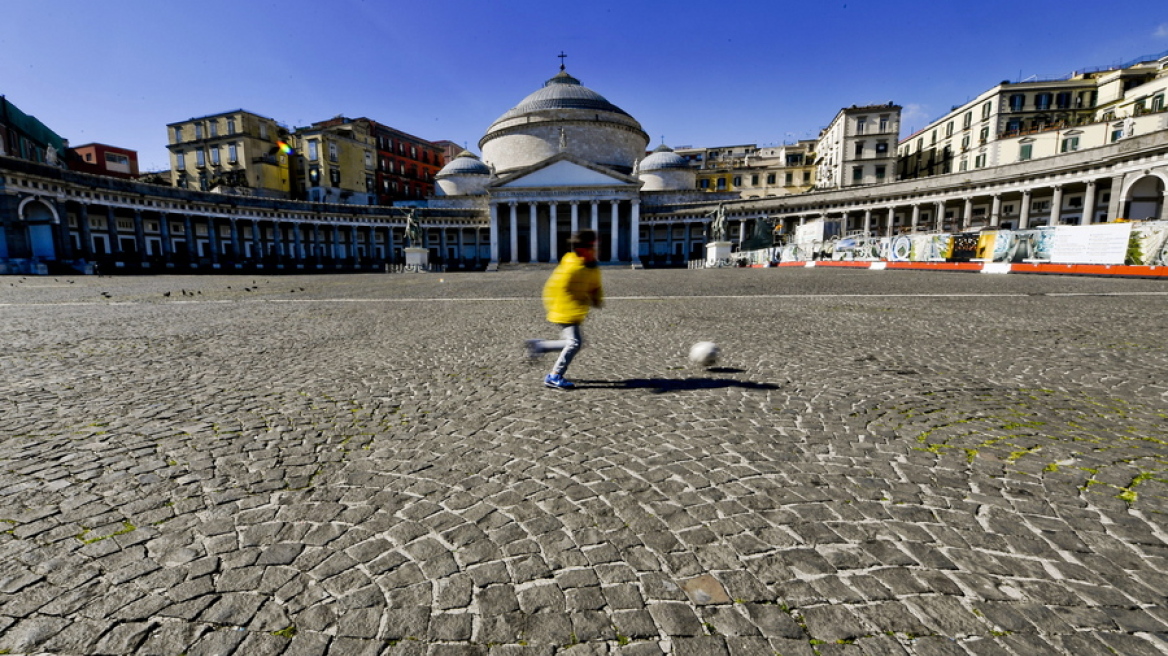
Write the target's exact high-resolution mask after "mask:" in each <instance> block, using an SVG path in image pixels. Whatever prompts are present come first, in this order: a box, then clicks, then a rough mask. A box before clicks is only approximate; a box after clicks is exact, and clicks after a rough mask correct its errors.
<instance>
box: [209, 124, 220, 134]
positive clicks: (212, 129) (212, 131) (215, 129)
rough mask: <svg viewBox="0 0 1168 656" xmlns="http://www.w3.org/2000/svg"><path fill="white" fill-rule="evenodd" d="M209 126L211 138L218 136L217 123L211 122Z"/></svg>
mask: <svg viewBox="0 0 1168 656" xmlns="http://www.w3.org/2000/svg"><path fill="white" fill-rule="evenodd" d="M210 126H211V136H212V137H217V136H219V121H211V123H210Z"/></svg>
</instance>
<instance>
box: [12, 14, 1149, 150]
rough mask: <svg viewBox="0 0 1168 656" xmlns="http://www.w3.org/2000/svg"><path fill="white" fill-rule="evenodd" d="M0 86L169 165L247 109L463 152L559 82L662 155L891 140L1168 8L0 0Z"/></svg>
mask: <svg viewBox="0 0 1168 656" xmlns="http://www.w3.org/2000/svg"><path fill="white" fill-rule="evenodd" d="M0 15H3V28H2V29H0V94H3V95H6V96H8V99H9V100H10V101H11V102H13V103H15V104H16V105H17V106H18V107H20V108H21V109H22V110H24V111H25V112H27V113H29V114H32V115H34V116H36V117H37V118H39V119H40V120H41V121H43V122H44V123H45V124H46V125H48V126H49V127H50V128H51V129H53V130H54V131H56V132H57V133H59V134H60V135H61V136H63V137H65V138H66V139H69V141H70V142H71V143H72V144H73V145H81V144H84V143H89V142H95V141H96V142H101V143H107V144H112V145H116V146H122V147H125V148H132V149H134V150H137V151H138V155H139V160H140V162H141V165H142V168H143V170H152V169H163V168H166V167H167V166H168V163H167V162H168V160H167V153H166V124H167V123H172V122H175V121H181V120H184V119H188V118H191V117H194V116H202V115H206V114H214V113H218V112H224V111H229V110H232V109H237V108H243V109H246V110H249V111H252V112H256V113H258V114H262V115H265V116H270V117H272V118H274V119H276V120H278V121H280V122H282V123H285V124H287V125H289V126H292V127H295V126H300V125H307V124H309V123H312V122H313V121H319V120H324V119H327V118H331V117H333V116H336V115H338V114H343V115H345V116H349V117H358V116H367V117H369V118H372V119H374V120H377V121H379V122H382V123H385V124H388V125H391V126H393V127H395V128H398V129H401V130H404V131H406V132H409V133H411V134H414V135H416V136H419V137H422V138H424V139H429V140H433V141H437V140H440V139H449V140H451V141H455V142H458V143H465V144H467V145H469V146H470V148H471V150H473V151H476V152H477V142H478V139H479V138H480V137H481V136H482V134H483V132H484V131H485V130H486V128H487V127H488V126H489V125H490V124H491V122H492V121H494V119H496V118H498V117H499V115H501V114H503V113H504V112H505V111H507V110H508V109H510V108H511V107H513V106H514V105H515V104H517V103H518V102H519V101H520V100H522V99H523V97H524V96H526V95H527V94H529V93H531V92H532V91H534V90H536V89H537V88H539V87H540V85H541V84H542V83H543V82H544V81H545V80H546V79H548V78H550V77H551V76H553V75H555V73H556V72H557V70H558V67H559V63H560V60H559V59H557V58H556V55H557V54H559V53H560V52H561V50H562V51H563V52H565V53H567V55H568V58H567V68H568V72H570V73H571V74H572V75H574V76H576V77H577V78H579V79H580V80H581V82H582V83H583V84H584V85H585V86H587V87H589V88H591V89H593V90H595V91H597V92H599V93H600V94H602V95H603V96H605V97H606V98H608V99H609V100H610V101H612V102H613V103H615V104H616V105H617V106H619V107H621V108H623V109H624V110H625V111H627V112H629V113H630V114H632V115H633V116H634V117H635V118H636V119H637V120H639V121H640V122H641V125H642V126H643V127H644V128H645V131H646V132H647V133H648V134H649V135H650V136H651V138H652V144H651V147H652V146H653V145H656V144H657V143H659V142H660V141H661V139H662V137H664V140H665V142H666V143H667V144H669V145H671V146H675V147H676V146H681V145H692V146H719V145H730V144H746V143H757V144H772V143H781V142H783V141H789V140H793V139H800V138H810V137H814V136H815V135H816V134H817V133H818V131H819V130H820V129H821V128H822V127H824V126H825V125H826V124H827V123H828V122H829V121H830V120H831V119H832V117H834V116H835V114H836V112H837V111H839V109H840V108H841V107H846V106H849V105H853V104H855V105H865V104H875V103H883V102H889V101H892V102H895V103H897V104H900V105H902V106H904V108H905V111H904V125H903V128H902V135H901V136H902V137H904V136H907V135H908V134H909V133H911V131H913V130H915V129H919V128H921V127H923V126H924V125H925V124H926V123H927V122H928V121H929V120H932V119H934V118H936V117H938V116H940V115H942V114H944V113H945V112H947V111H948V110H949V108H950V107H951V106H952V105H956V104H960V103H963V102H965V101H966V100H968V99H969V98H971V97H973V96H975V95H977V94H978V93H980V92H982V91H984V90H986V89H988V88H990V87H992V86H994V85H995V84H997V83H998V82H1000V81H1002V80H1007V79H1008V80H1018V79H1021V78H1026V77H1029V76H1032V75H1036V76H1039V77H1058V76H1062V75H1066V74H1068V73H1070V72H1071V71H1073V70H1075V69H1082V68H1088V67H1095V66H1108V65H1114V64H1119V63H1122V62H1125V61H1127V60H1130V59H1133V58H1135V57H1138V56H1141V55H1146V54H1155V53H1160V52H1163V51H1166V50H1168V2H1165V0H1124V2H1113V3H1099V2H1095V1H1091V2H1088V1H1086V0H1064V1H1061V2H1049V1H1044V0H1038V1H1032V2H1018V1H1016V0H1014V1H1009V2H1007V1H1004V0H976V1H975V0H968V1H962V2H957V1H955V0H921V1H915V0H914V1H909V0H887V1H884V2H874V1H869V0H805V1H803V2H788V1H786V0H723V1H721V2H708V1H703V2H698V1H695V0H673V1H669V2H665V1H662V2H657V1H648V0H624V1H621V2H617V1H613V0H573V1H563V0H434V1H427V0H328V1H327V2H326V1H324V0H320V1H318V2H310V1H309V0H285V1H282V2H274V1H250V0H231V1H228V0H200V1H198V2H193V1H188V2H181V1H179V0H6V1H5V2H4V3H3V8H2V10H0Z"/></svg>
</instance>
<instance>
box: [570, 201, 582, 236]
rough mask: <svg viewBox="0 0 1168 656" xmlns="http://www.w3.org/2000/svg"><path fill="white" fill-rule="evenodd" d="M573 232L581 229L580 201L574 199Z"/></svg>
mask: <svg viewBox="0 0 1168 656" xmlns="http://www.w3.org/2000/svg"><path fill="white" fill-rule="evenodd" d="M571 226H572V234H576V232H577V231H579V230H580V201H578V200H574V201H572V223H571Z"/></svg>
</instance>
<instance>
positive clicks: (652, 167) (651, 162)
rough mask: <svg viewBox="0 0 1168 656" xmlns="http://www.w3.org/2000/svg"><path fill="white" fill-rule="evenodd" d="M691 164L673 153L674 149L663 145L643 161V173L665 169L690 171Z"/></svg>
mask: <svg viewBox="0 0 1168 656" xmlns="http://www.w3.org/2000/svg"><path fill="white" fill-rule="evenodd" d="M688 168H689V162H688V161H687V160H686V159H685V158H684V157H682V156H681V155H678V154H677V153H675V152H673V149H672V148H670V147H669V146H666V145H665V144H661V145H660V146H657V147H656V148H655V149H653V152H652V154H650V155H649V156H648V157H646V158H645V159H643V160H641V166H640V170H641V171H660V170H663V169H688Z"/></svg>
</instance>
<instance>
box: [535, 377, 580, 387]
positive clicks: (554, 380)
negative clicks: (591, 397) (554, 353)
mask: <svg viewBox="0 0 1168 656" xmlns="http://www.w3.org/2000/svg"><path fill="white" fill-rule="evenodd" d="M543 385H544V387H551V388H554V389H572V388H573V387H575V386H576V383H573V382H572V381H570V380H568V379H566V378H564V377H563V376H561V375H559V374H548V375H547V376H544V379H543Z"/></svg>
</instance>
